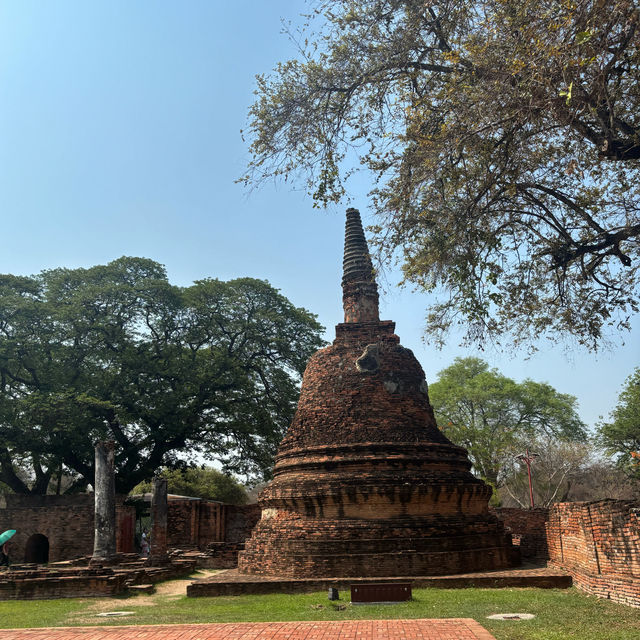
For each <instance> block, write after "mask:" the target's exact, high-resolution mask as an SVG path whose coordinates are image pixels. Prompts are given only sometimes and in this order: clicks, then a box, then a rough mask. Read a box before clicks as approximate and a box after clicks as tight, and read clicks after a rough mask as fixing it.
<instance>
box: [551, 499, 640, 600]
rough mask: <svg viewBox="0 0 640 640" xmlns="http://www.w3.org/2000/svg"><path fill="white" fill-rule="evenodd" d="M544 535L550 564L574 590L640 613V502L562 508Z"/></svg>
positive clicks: (554, 511) (553, 511) (563, 505)
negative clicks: (565, 573)
mask: <svg viewBox="0 0 640 640" xmlns="http://www.w3.org/2000/svg"><path fill="white" fill-rule="evenodd" d="M546 530H547V540H548V544H549V563H550V564H551V565H552V566H557V567H561V568H563V569H566V570H567V571H569V572H570V573H571V575H572V576H573V583H574V584H575V586H576V587H578V588H579V589H582V590H583V591H586V592H588V593H591V594H593V595H596V596H599V597H601V598H609V599H611V600H614V601H615V602H620V603H622V604H627V605H631V606H634V607H640V500H634V501H631V500H602V501H599V502H577V503H571V502H564V503H560V504H557V505H555V506H554V507H553V508H552V509H551V510H550V512H549V521H548V522H547V527H546Z"/></svg>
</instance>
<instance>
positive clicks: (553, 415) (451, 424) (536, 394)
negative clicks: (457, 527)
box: [429, 358, 586, 488]
mask: <svg viewBox="0 0 640 640" xmlns="http://www.w3.org/2000/svg"><path fill="white" fill-rule="evenodd" d="M429 398H430V400H431V404H432V405H433V408H434V411H435V415H436V421H437V423H438V426H439V427H440V429H442V431H443V433H444V434H445V435H446V436H447V437H448V438H449V439H450V440H451V441H452V442H454V443H455V444H458V445H460V446H462V447H465V448H466V449H467V450H468V452H469V457H470V459H471V462H472V464H473V470H474V472H475V473H476V474H477V475H478V476H480V477H481V478H483V479H484V480H486V481H487V482H489V483H490V484H491V485H492V486H494V487H496V488H497V487H500V486H502V484H503V483H504V481H505V477H506V475H508V473H509V472H510V469H511V466H512V460H513V456H514V455H516V454H519V453H521V452H522V451H523V448H524V447H527V446H531V445H532V444H533V442H534V441H535V439H536V438H540V437H543V436H549V437H552V438H554V439H558V440H569V441H578V442H582V441H584V440H585V439H586V433H585V425H584V424H583V423H582V421H581V420H580V418H579V417H578V414H577V413H576V399H575V398H574V397H573V396H570V395H567V394H563V393H558V392H557V391H556V390H555V389H554V388H553V387H551V386H550V385H548V384H546V383H541V382H534V381H533V380H524V381H523V382H520V383H517V382H515V381H514V380H511V379H510V378H507V377H506V376H503V375H502V374H500V373H499V372H498V371H497V370H496V369H490V368H489V365H488V364H487V363H486V362H484V361H483V360H481V359H480V358H456V359H455V361H454V363H453V364H452V365H451V366H449V367H447V368H446V369H443V370H442V371H440V373H439V374H438V381H437V382H434V383H433V384H431V385H429Z"/></svg>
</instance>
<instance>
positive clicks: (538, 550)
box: [489, 508, 549, 562]
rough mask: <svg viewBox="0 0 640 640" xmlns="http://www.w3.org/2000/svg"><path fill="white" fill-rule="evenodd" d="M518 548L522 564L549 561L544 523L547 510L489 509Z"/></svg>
mask: <svg viewBox="0 0 640 640" xmlns="http://www.w3.org/2000/svg"><path fill="white" fill-rule="evenodd" d="M489 511H491V512H493V513H494V514H495V515H496V517H497V518H498V519H499V520H502V523H503V524H504V526H505V529H506V530H507V531H508V532H509V533H510V534H511V539H512V541H513V544H514V545H515V546H519V547H520V557H521V558H522V560H523V562H527V561H529V562H540V561H542V562H546V561H547V560H548V559H549V547H548V544H547V531H546V523H547V520H548V519H549V509H513V508H491V509H489Z"/></svg>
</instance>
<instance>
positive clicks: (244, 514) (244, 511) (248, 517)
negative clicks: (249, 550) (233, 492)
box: [224, 504, 261, 543]
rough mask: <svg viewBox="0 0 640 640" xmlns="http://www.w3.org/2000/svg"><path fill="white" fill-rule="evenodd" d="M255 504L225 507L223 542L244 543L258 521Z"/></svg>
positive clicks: (258, 510)
mask: <svg viewBox="0 0 640 640" xmlns="http://www.w3.org/2000/svg"><path fill="white" fill-rule="evenodd" d="M260 516H261V510H260V507H259V506H258V505H257V504H243V505H231V504H230V505H227V518H226V520H227V522H226V525H227V526H226V533H225V538H224V539H225V542H233V543H236V542H244V541H245V540H246V539H247V538H248V537H249V536H250V535H251V531H252V530H253V528H254V527H255V526H256V524H258V520H260Z"/></svg>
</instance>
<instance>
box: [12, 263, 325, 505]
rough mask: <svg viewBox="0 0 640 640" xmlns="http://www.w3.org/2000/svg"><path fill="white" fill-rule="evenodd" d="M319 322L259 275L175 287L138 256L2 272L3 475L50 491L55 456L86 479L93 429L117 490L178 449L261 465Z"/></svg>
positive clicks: (242, 467) (235, 464)
mask: <svg viewBox="0 0 640 640" xmlns="http://www.w3.org/2000/svg"><path fill="white" fill-rule="evenodd" d="M321 331H322V327H321V326H320V325H319V324H318V323H317V322H316V319H315V316H313V315H312V314H310V313H309V312H307V311H305V310H304V309H299V308H296V307H294V306H293V305H292V304H291V303H290V302H289V301H288V300H287V299H286V298H285V297H284V296H282V295H281V294H280V293H278V291H277V290H275V289H273V288H272V287H271V286H270V285H269V284H268V283H267V282H264V281H261V280H254V279H251V278H240V279H236V280H231V281H229V282H222V281H219V280H213V279H206V280H200V281H198V282H195V283H194V284H193V285H192V286H190V287H176V286H173V285H171V284H170V283H169V282H168V280H167V277H166V273H165V270H164V268H163V267H162V265H159V264H157V263H156V262H153V261H152V260H147V259H143V258H126V257H125V258H120V259H118V260H115V261H113V262H111V263H109V264H107V265H100V266H96V267H92V268H90V269H54V270H51V271H43V272H42V273H41V274H39V275H37V276H34V277H31V278H19V277H16V276H12V275H4V276H0V480H2V481H3V482H5V483H6V484H8V485H9V486H10V487H11V488H12V490H14V491H18V492H29V491H32V492H35V493H44V492H45V491H46V487H47V485H48V483H49V480H50V478H51V476H52V474H53V473H55V472H58V471H59V470H60V469H61V467H62V466H63V467H64V469H65V470H66V471H67V472H70V473H72V474H75V476H76V482H75V486H73V487H71V488H70V490H74V489H76V488H80V489H82V488H84V487H85V486H86V484H87V483H92V482H93V470H94V450H93V447H94V443H95V441H96V440H98V439H111V440H114V441H115V442H116V470H117V479H116V484H117V490H118V491H121V492H123V493H126V492H128V491H129V490H130V489H131V488H132V487H134V486H135V485H136V484H138V482H140V481H141V480H143V479H145V478H148V477H150V476H151V475H152V474H153V473H154V471H155V470H156V469H158V468H159V467H161V466H162V465H166V466H169V467H171V466H174V465H175V464H177V462H178V459H177V454H178V453H179V452H181V453H182V454H183V457H184V455H186V454H191V455H195V454H197V453H201V454H204V455H206V456H208V457H210V458H217V459H218V460H220V461H221V462H222V463H223V466H224V467H225V469H227V470H229V471H233V472H236V473H242V474H247V475H249V474H255V475H258V476H262V475H264V474H265V473H268V470H269V469H270V467H271V460H272V456H273V454H274V452H275V448H276V447H277V444H278V442H279V441H280V439H281V438H282V435H283V434H284V432H285V430H286V428H287V426H288V424H289V422H290V420H291V417H292V415H293V412H294V408H295V404H296V401H297V395H298V384H299V381H300V378H301V376H302V373H303V371H304V367H305V365H306V361H307V359H308V358H309V357H310V355H311V354H312V353H313V352H314V351H315V350H316V349H317V348H318V347H319V346H321V345H322V340H321V338H320V334H321ZM25 464H28V465H29V466H30V468H31V469H32V476H33V480H32V482H31V483H30V486H29V483H26V482H24V480H23V479H22V478H21V477H20V473H19V468H20V466H21V465H25Z"/></svg>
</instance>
